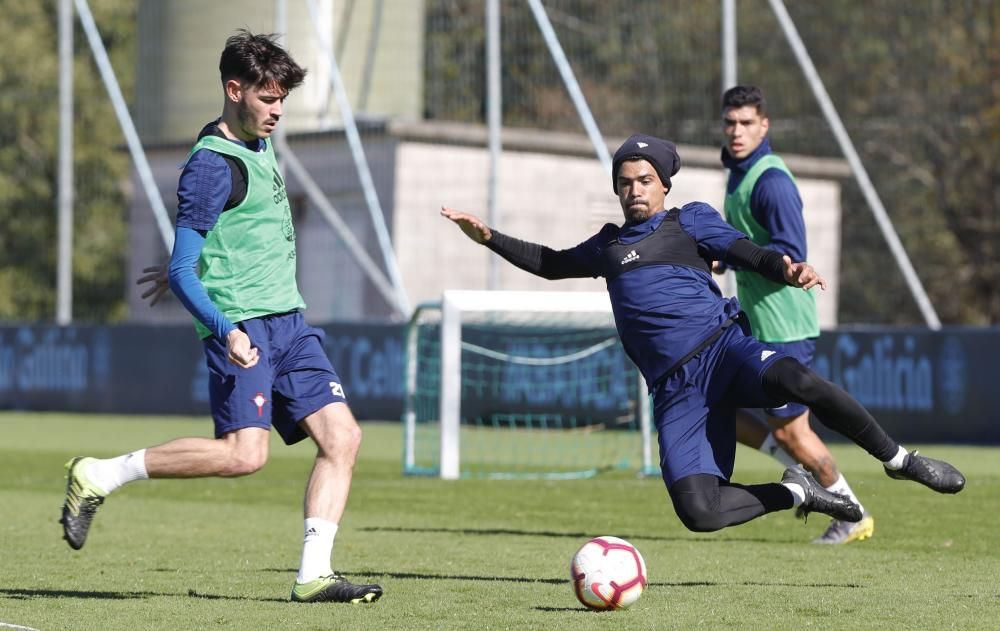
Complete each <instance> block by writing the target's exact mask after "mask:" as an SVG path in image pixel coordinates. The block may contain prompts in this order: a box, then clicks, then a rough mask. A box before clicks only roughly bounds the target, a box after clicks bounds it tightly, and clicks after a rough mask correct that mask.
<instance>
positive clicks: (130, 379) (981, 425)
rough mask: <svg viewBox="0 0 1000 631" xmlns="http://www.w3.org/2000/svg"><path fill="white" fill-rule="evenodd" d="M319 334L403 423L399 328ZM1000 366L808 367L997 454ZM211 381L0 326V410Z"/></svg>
mask: <svg viewBox="0 0 1000 631" xmlns="http://www.w3.org/2000/svg"><path fill="white" fill-rule="evenodd" d="M321 328H322V329H323V330H324V331H325V332H326V339H325V341H324V344H325V347H326V350H327V354H328V355H329V356H330V359H331V360H332V362H333V364H334V366H335V367H336V369H337V372H338V373H339V374H340V376H341V379H342V381H343V384H344V388H345V390H346V392H347V396H348V400H349V401H350V403H351V407H352V408H353V409H354V412H355V414H356V415H357V416H358V418H361V419H380V420H391V419H399V418H400V416H401V415H402V407H403V377H402V375H403V362H404V352H403V327H402V325H396V324H348V323H335V324H329V325H325V326H322V327H321ZM997 357H1000V329H997V328H964V327H963V328H946V329H944V330H942V331H938V332H931V331H928V330H926V329H899V328H857V329H839V330H836V331H827V332H824V333H823V335H822V336H821V337H820V339H819V343H818V345H817V357H816V362H815V365H814V367H815V368H816V370H817V372H819V373H820V374H821V375H823V376H824V377H826V378H827V379H830V380H832V381H834V382H836V383H838V384H840V385H841V386H843V387H844V388H846V389H847V390H848V391H849V392H850V393H851V394H852V395H854V396H855V397H856V398H857V399H858V400H859V401H861V403H862V404H864V405H865V406H866V407H867V408H868V409H869V410H870V411H871V412H872V413H873V414H874V415H875V417H876V418H878V419H879V421H880V422H881V423H882V424H883V425H884V426H885V427H886V429H888V430H889V431H890V433H891V434H892V435H893V436H894V437H896V438H898V439H900V440H904V441H923V442H936V441H940V442H960V443H987V444H1000V424H998V423H996V422H995V418H996V416H997V410H1000V388H998V387H996V386H995V385H994V381H993V378H994V372H993V371H994V370H995V366H996V364H997ZM207 377H208V375H207V371H206V369H205V363H204V359H203V356H202V351H201V343H200V342H199V341H198V339H197V338H196V337H195V334H194V331H193V329H192V327H189V326H183V325H181V326H145V325H143V326H135V325H123V326H114V327H108V326H71V327H57V326H46V325H20V326H19V325H3V326H0V409H7V410H12V409H13V410H48V411H75V412H102V413H116V414H195V415H206V416H207V413H208V401H207V389H206V380H207ZM814 426H815V427H816V428H817V430H818V431H820V433H821V434H823V435H824V436H827V437H833V436H834V435H833V434H831V433H830V432H829V431H826V430H825V429H824V428H822V427H821V426H820V425H819V424H818V423H814Z"/></svg>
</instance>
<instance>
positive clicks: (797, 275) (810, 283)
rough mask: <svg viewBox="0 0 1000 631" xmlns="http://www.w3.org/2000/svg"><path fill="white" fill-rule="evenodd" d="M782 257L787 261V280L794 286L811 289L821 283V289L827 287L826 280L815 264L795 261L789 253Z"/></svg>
mask: <svg viewBox="0 0 1000 631" xmlns="http://www.w3.org/2000/svg"><path fill="white" fill-rule="evenodd" d="M781 259H782V260H783V261H784V263H785V281H786V282H787V283H788V284H789V285H792V286H793V287H801V288H802V289H811V288H813V287H815V286H816V285H819V287H820V289H826V280H825V279H824V278H823V277H822V276H820V275H819V272H817V271H816V270H815V269H813V266H812V265H810V264H808V263H793V262H792V259H791V257H790V256H788V255H787V254H786V255H784V256H782V257H781Z"/></svg>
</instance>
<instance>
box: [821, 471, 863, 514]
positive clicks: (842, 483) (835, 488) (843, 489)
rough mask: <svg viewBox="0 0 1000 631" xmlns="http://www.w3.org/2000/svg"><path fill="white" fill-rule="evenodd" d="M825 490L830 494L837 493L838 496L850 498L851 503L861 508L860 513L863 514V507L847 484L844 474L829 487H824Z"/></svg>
mask: <svg viewBox="0 0 1000 631" xmlns="http://www.w3.org/2000/svg"><path fill="white" fill-rule="evenodd" d="M826 490H827V491H830V492H831V493H839V494H840V495H846V496H847V497H849V498H851V501H852V502H854V503H855V504H857V505H858V507H859V508H861V512H862V513H863V512H865V507H864V506H861V502H860V501H859V500H858V496H857V495H855V494H854V491H853V490H852V489H851V485H850V484H848V483H847V479H846V478H845V477H844V474H840V477H838V478H837V481H836V482H834V483H833V484H831V485H830V486H828V487H826Z"/></svg>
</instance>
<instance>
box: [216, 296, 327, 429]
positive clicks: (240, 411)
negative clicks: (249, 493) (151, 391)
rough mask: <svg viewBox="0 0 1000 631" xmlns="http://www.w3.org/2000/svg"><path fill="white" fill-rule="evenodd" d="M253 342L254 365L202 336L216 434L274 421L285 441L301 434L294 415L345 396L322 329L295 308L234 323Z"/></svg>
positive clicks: (268, 425) (267, 426) (297, 416)
mask: <svg viewBox="0 0 1000 631" xmlns="http://www.w3.org/2000/svg"><path fill="white" fill-rule="evenodd" d="M237 326H238V327H239V328H240V329H241V330H243V331H244V332H245V333H246V334H247V336H248V337H249V338H250V344H251V345H252V346H255V347H256V348H257V351H258V353H260V360H259V361H258V362H257V365H256V366H254V367H253V368H240V367H239V366H235V365H233V364H231V363H229V360H228V359H227V357H228V353H227V352H226V345H225V343H223V342H220V341H219V340H217V339H216V338H215V336H211V337H208V338H205V339H204V340H203V342H204V345H205V358H206V360H207V362H208V373H209V384H208V393H209V399H210V401H211V403H212V419H213V420H214V421H215V437H216V438H221V437H222V436H223V435H225V434H228V433H230V432H233V431H236V430H238V429H243V428H245V427H260V428H262V429H270V428H271V426H272V425H273V426H274V428H275V429H276V430H278V434H280V435H281V438H282V440H284V441H285V444H286V445H291V444H294V443H297V442H299V441H300V440H302V439H304V438H306V436H307V435H306V433H305V430H303V429H302V428H301V427H300V426H299V424H298V423H299V421H301V420H302V419H304V418H305V417H307V416H309V415H310V414H312V413H313V412H316V411H318V410H320V409H322V408H323V407H325V406H326V405H328V404H330V403H338V402H341V403H342V402H346V397H345V395H344V389H343V387H342V386H341V384H340V377H338V376H337V373H336V372H335V371H334V370H333V366H332V365H331V364H330V359H329V358H328V357H327V356H326V353H325V352H324V351H323V337H324V335H323V331H321V330H320V329H316V328H313V327H310V326H308V325H306V323H305V319H304V318H303V317H302V314H301V313H299V312H297V311H294V312H291V313H283V314H278V315H270V316H263V317H260V318H251V319H249V320H244V321H242V322H240V323H239V324H238V325H237Z"/></svg>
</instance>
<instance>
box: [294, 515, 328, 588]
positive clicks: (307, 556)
mask: <svg viewBox="0 0 1000 631" xmlns="http://www.w3.org/2000/svg"><path fill="white" fill-rule="evenodd" d="M305 531H306V534H305V538H304V539H303V541H302V563H300V564H299V574H298V576H296V577H295V581H296V582H298V583H308V582H309V581H313V580H316V579H317V578H319V577H320V576H329V575H330V574H333V567H332V565H331V564H330V556H331V555H332V554H333V538H334V537H336V536H337V524H334V523H332V522H328V521H327V520H325V519H320V518H319V517H307V518H306V521H305Z"/></svg>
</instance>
